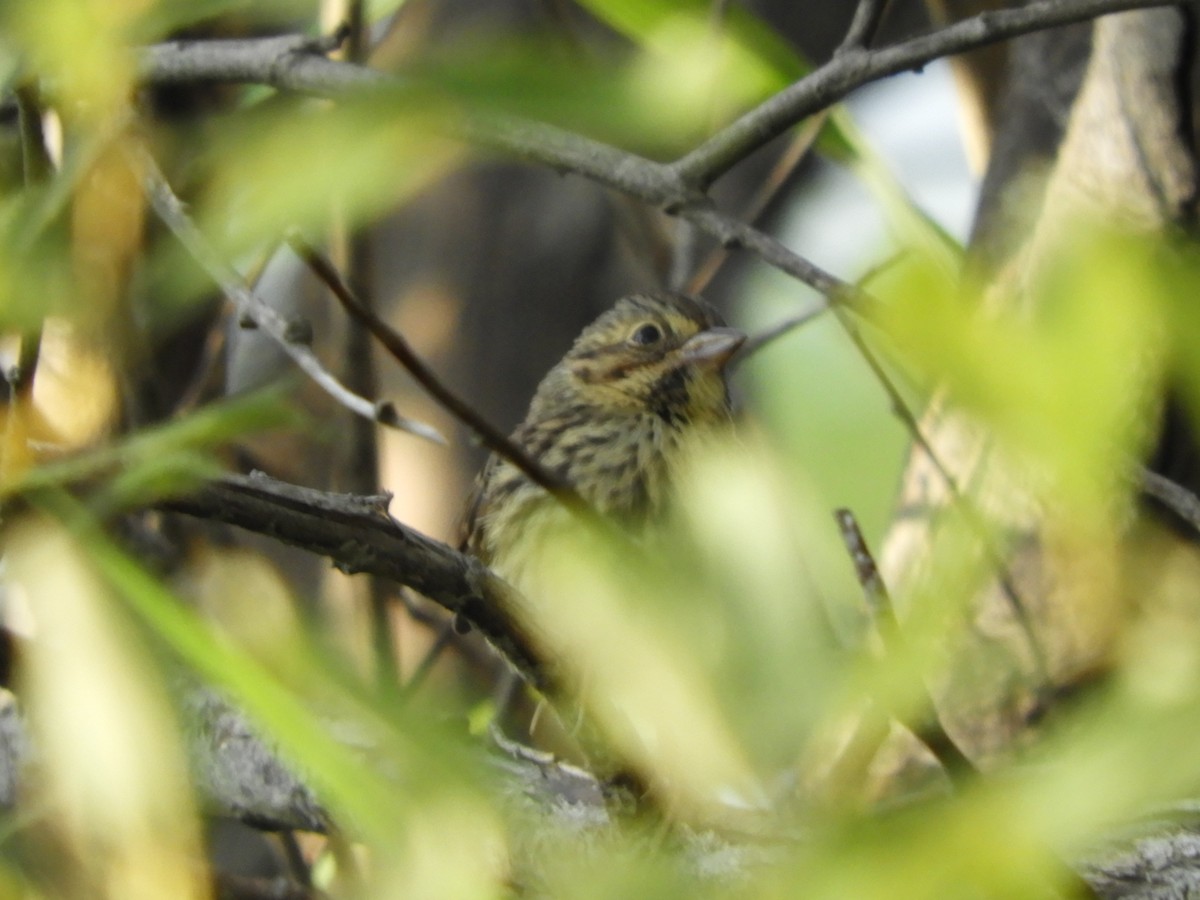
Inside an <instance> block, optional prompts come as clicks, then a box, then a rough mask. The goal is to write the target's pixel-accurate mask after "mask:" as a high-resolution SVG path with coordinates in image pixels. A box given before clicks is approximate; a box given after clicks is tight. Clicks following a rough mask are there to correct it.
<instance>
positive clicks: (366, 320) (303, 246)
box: [288, 234, 587, 510]
mask: <svg viewBox="0 0 1200 900" xmlns="http://www.w3.org/2000/svg"><path fill="white" fill-rule="evenodd" d="M288 243H289V244H290V245H291V247H292V249H293V250H295V251H296V253H297V254H298V255H299V256H300V258H301V259H303V260H304V261H305V262H306V263H307V264H308V267H309V268H310V269H312V271H313V272H314V273H315V274H316V276H317V277H318V278H320V279H321V281H322V282H323V283H324V284H325V286H326V287H327V288H329V290H330V292H331V293H332V294H333V295H334V297H336V298H337V300H338V302H339V303H341V304H342V308H343V309H345V310H346V312H348V313H349V314H350V315H351V317H353V318H354V320H355V321H357V322H358V323H359V324H360V325H361V326H362V327H363V328H365V329H366V330H367V331H368V332H369V333H370V334H371V335H372V336H373V337H374V338H375V339H376V340H377V341H379V343H380V344H382V345H383V347H384V349H385V350H387V351H388V353H390V354H391V355H392V358H393V359H395V360H396V362H398V363H400V365H402V366H403V367H404V369H405V371H407V372H408V373H409V374H410V375H411V376H412V377H413V378H414V379H416V381H417V383H418V384H420V385H421V387H423V388H424V389H425V390H426V392H428V394H429V395H430V396H431V397H433V398H434V399H435V400H436V401H437V402H438V403H440V404H441V405H442V406H443V407H444V408H445V409H447V410H449V411H450V413H451V414H452V415H453V416H454V417H455V418H456V419H458V420H459V421H460V422H462V423H463V424H464V425H466V426H467V427H468V428H470V429H471V430H472V431H473V432H475V434H476V435H478V437H479V439H480V441H481V442H482V443H483V445H484V446H485V447H487V449H488V450H491V451H492V452H494V453H496V454H498V455H500V456H502V457H503V458H504V459H506V460H508V461H509V462H510V463H512V464H513V465H514V466H516V467H517V468H518V469H519V470H520V471H521V472H522V473H523V474H524V475H525V476H526V477H528V478H529V479H530V480H531V481H533V482H534V483H535V484H537V485H538V486H540V487H541V488H543V489H544V490H545V491H546V492H547V493H549V494H551V495H552V496H554V497H555V498H556V499H557V500H559V502H561V503H563V504H564V505H565V506H567V507H569V508H572V509H580V510H583V509H587V504H586V503H584V501H583V498H582V497H580V496H579V494H578V493H577V492H576V491H575V490H574V488H572V487H571V486H570V485H569V484H567V483H566V482H564V481H563V480H562V479H561V478H557V477H555V475H554V474H553V473H551V472H549V471H547V469H546V467H545V466H543V465H541V464H540V463H539V462H538V461H537V460H535V459H534V458H533V457H531V456H530V455H529V454H528V453H526V452H525V451H524V450H523V449H521V447H520V446H518V445H517V444H516V443H515V442H514V441H513V440H512V439H511V438H509V437H508V436H507V435H505V434H504V432H502V431H501V430H500V429H498V428H496V426H494V425H492V424H491V423H490V422H488V421H487V419H485V418H483V416H481V415H480V414H479V413H478V412H476V411H475V410H474V409H472V408H471V406H470V404H468V403H467V402H466V401H465V400H463V399H462V398H461V397H459V396H458V395H457V394H456V393H454V392H453V391H452V390H450V389H449V388H448V387H446V385H445V384H444V383H442V381H441V379H439V378H438V377H437V375H436V373H434V371H433V370H432V369H430V368H429V366H427V365H426V364H425V361H424V360H423V359H421V358H420V357H419V356H418V355H417V354H416V352H415V351H414V350H413V349H412V347H411V346H409V343H408V341H407V340H405V338H404V335H402V334H400V333H399V332H398V331H396V330H395V329H394V328H392V327H391V326H390V325H389V324H388V323H387V322H385V321H384V320H383V319H382V318H380V316H379V315H378V314H377V313H376V312H375V311H374V310H373V309H371V308H370V307H369V306H368V305H367V304H366V303H364V302H363V301H362V298H360V297H359V296H358V295H357V294H355V293H354V291H353V290H352V289H351V288H350V285H348V284H347V283H346V280H345V279H344V278H342V276H341V273H339V272H338V270H337V268H336V267H335V266H334V265H333V263H332V262H331V261H330V260H329V259H328V258H327V257H325V256H324V255H323V254H322V253H320V251H318V250H317V248H316V247H314V246H312V245H311V244H310V243H308V241H306V240H304V238H302V237H300V236H299V235H295V234H293V235H291V236H289V237H288Z"/></svg>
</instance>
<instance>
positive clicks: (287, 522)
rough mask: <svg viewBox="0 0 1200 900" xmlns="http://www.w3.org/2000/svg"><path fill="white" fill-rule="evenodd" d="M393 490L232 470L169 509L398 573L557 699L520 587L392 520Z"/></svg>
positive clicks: (350, 568) (347, 568)
mask: <svg viewBox="0 0 1200 900" xmlns="http://www.w3.org/2000/svg"><path fill="white" fill-rule="evenodd" d="M390 499H391V498H390V497H389V496H388V495H386V494H383V495H379V496H376V497H357V496H354V495H352V494H334V493H329V492H326V491H318V490H313V489H311V488H304V487H299V486H297V485H292V484H288V483H286V482H282V481H277V480H275V479H273V478H269V477H267V476H266V475H263V474H262V473H255V474H253V475H250V476H240V475H228V476H225V477H224V478H221V479H218V480H215V481H211V482H209V483H207V484H206V485H204V486H203V487H201V488H199V489H198V490H196V491H195V492H193V493H191V494H188V495H186V496H179V497H173V498H170V499H167V500H163V501H162V502H161V504H160V506H162V508H164V509H169V510H173V511H175V512H181V513H185V514H187V515H190V516H196V517H199V518H203V519H211V520H214V521H217V522H224V523H225V524H227V525H236V526H237V527H239V528H245V529H246V530H247V531H254V532H257V533H259V534H264V535H267V536H269V537H272V538H274V539H276V540H279V541H282V542H284V543H285V544H292V545H293V546H297V547H302V548H303V549H305V550H308V551H310V552H312V553H316V554H319V555H321V556H327V557H329V559H330V560H332V562H333V564H334V565H335V566H337V567H338V568H339V569H341V570H342V571H343V572H346V573H350V574H353V573H359V572H365V573H368V574H371V575H379V576H382V577H384V578H388V579H391V580H392V581H395V582H397V583H398V584H403V585H407V586H409V587H411V588H413V589H414V590H416V591H419V592H420V593H422V594H424V595H425V596H426V597H428V598H429V599H430V600H433V601H434V602H435V603H437V604H438V605H440V606H442V607H444V608H445V609H447V610H449V611H450V612H452V613H454V614H455V615H457V616H461V617H462V618H463V619H464V620H466V621H467V622H469V623H470V624H471V625H472V626H473V627H474V628H475V629H476V630H477V631H479V633H480V634H482V635H483V636H484V637H485V638H486V639H487V640H488V642H489V643H491V645H492V646H493V647H495V648H496V650H497V651H498V652H499V653H500V654H501V656H503V657H504V659H506V660H507V661H508V662H509V664H510V665H512V666H513V668H515V669H516V670H517V671H518V672H520V673H521V675H522V676H523V677H524V678H525V680H526V681H528V682H529V683H530V684H531V685H533V687H535V688H537V689H538V690H540V691H542V692H543V693H546V694H549V695H550V696H558V695H559V691H558V688H559V687H560V685H559V682H560V678H559V676H558V673H557V671H556V667H554V666H553V665H551V664H550V663H549V662H548V661H547V660H545V659H543V657H542V655H541V653H540V652H539V650H538V649H536V648H538V647H540V646H543V644H542V642H540V641H539V640H537V639H536V636H535V634H534V633H533V631H532V630H531V626H530V625H529V624H528V623H527V622H525V621H524V620H523V619H522V618H521V617H520V616H519V614H518V610H519V609H520V600H519V598H518V597H517V595H516V593H515V591H513V589H512V588H511V587H509V586H508V585H507V584H506V583H505V582H504V581H502V580H501V579H500V578H498V577H497V576H496V575H494V574H492V572H491V571H489V570H488V569H487V567H486V566H484V565H483V563H481V562H480V561H479V560H477V559H475V558H474V557H472V556H468V555H466V554H463V553H459V552H458V551H457V550H454V549H453V548H451V547H449V546H447V545H446V544H443V543H441V542H440V541H435V540H434V539H433V538H430V537H427V536H425V535H423V534H421V533H420V532H419V531H416V530H414V529H412V528H409V527H408V526H407V525H403V524H401V523H400V522H397V521H396V520H395V519H393V518H392V517H391V516H390V515H388V512H387V506H388V501H389V500H390Z"/></svg>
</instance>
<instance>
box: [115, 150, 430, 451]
mask: <svg viewBox="0 0 1200 900" xmlns="http://www.w3.org/2000/svg"><path fill="white" fill-rule="evenodd" d="M137 164H138V165H139V167H140V168H141V170H142V173H143V179H144V181H145V191H146V196H147V197H148V198H149V200H150V203H151V205H152V206H153V207H154V211H155V212H156V213H157V214H158V217H159V218H160V219H162V221H163V224H165V225H166V226H167V228H169V229H170V230H171V232H172V233H173V234H174V235H175V237H176V238H178V240H179V242H180V243H181V244H183V246H184V247H185V248H186V249H187V251H188V252H189V253H191V254H192V256H193V257H194V258H195V259H196V262H197V263H199V264H200V266H201V267H202V268H203V269H204V271H205V272H206V273H208V276H209V277H210V278H211V279H212V280H213V281H214V282H215V283H216V285H217V287H219V288H220V289H221V292H222V293H223V294H225V296H226V297H227V298H228V299H229V301H230V302H231V303H233V305H234V306H235V307H237V310H238V313H239V315H241V316H244V317H247V318H249V319H250V320H252V321H253V322H254V323H255V324H256V325H258V326H259V327H260V328H262V329H263V331H264V332H266V333H267V334H269V335H270V336H271V337H272V338H273V339H274V340H275V342H276V343H278V344H279V346H280V348H282V350H283V351H284V352H285V353H286V354H287V355H288V356H290V357H291V359H292V361H293V362H295V363H296V365H297V366H299V367H300V369H301V370H303V372H304V373H305V374H306V375H308V377H309V378H311V379H312V380H313V381H314V382H315V383H316V384H317V386H318V387H320V388H321V389H322V390H324V391H325V392H326V393H327V394H329V396H331V397H332V398H333V399H334V400H336V401H337V402H338V403H339V404H341V405H342V406H344V407H345V408H346V409H348V410H350V411H351V412H352V413H354V414H355V415H359V416H362V417H363V418H365V419H369V420H371V421H373V422H378V423H380V424H381V425H387V426H390V427H392V428H399V429H401V430H403V431H407V432H409V433H411V434H415V435H417V436H419V437H423V438H426V439H428V440H431V441H435V442H436V443H445V440H444V439H443V438H442V436H441V435H440V434H438V432H437V430H436V429H435V428H433V427H432V426H429V425H426V424H424V423H423V422H417V421H414V420H412V419H406V418H404V417H403V416H401V415H399V414H398V413H397V412H396V409H395V407H394V406H392V405H391V404H390V403H372V402H371V401H370V400H368V399H366V398H365V397H362V396H360V395H358V394H356V393H354V392H353V391H351V390H350V389H349V388H347V387H346V386H345V385H343V384H342V383H341V382H340V381H338V380H337V379H336V378H335V377H334V376H333V374H332V373H331V372H330V371H329V370H328V369H326V368H325V366H324V365H322V363H321V361H320V360H319V359H317V356H316V354H315V353H313V351H312V348H311V347H310V346H309V343H310V341H311V336H312V329H311V326H307V325H306V324H304V325H300V324H299V323H297V322H295V321H289V320H288V319H286V318H284V317H283V316H282V315H280V314H279V313H278V312H277V311H276V310H275V309H273V308H272V307H271V306H270V305H269V304H267V303H265V302H263V300H262V299H261V298H260V297H258V296H257V295H256V294H255V293H254V292H253V291H252V290H250V288H249V287H248V286H247V285H246V283H245V281H244V280H243V278H242V277H241V275H239V274H238V273H237V272H236V271H234V269H233V267H232V266H230V265H229V264H228V263H227V262H225V260H223V259H222V258H221V256H220V254H219V253H218V252H217V251H216V249H215V248H214V247H213V246H212V245H211V244H209V242H208V239H207V238H205V237H204V235H203V233H201V231H200V229H199V228H198V227H196V224H195V223H194V222H193V221H192V220H191V218H190V217H189V216H188V214H187V211H186V209H185V208H184V205H183V202H182V201H181V200H180V199H179V198H178V197H177V196H176V195H175V192H174V191H172V190H171V186H170V185H169V184H168V183H167V180H166V178H165V177H164V176H163V174H162V172H161V171H159V168H158V165H157V164H156V163H155V161H154V159H153V158H152V157H151V156H150V154H149V153H140V154H139V159H138V160H137Z"/></svg>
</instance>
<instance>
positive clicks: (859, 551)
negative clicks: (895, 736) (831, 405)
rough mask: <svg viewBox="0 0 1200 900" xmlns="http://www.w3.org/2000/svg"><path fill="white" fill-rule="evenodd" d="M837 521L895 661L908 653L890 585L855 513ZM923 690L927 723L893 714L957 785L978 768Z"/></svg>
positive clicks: (883, 641) (838, 515)
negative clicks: (888, 587)
mask: <svg viewBox="0 0 1200 900" xmlns="http://www.w3.org/2000/svg"><path fill="white" fill-rule="evenodd" d="M834 518H835V519H836V520H837V523H838V528H839V530H840V531H841V534H842V542H843V543H844V544H845V545H846V550H847V551H848V552H849V553H850V559H851V560H852V561H853V563H854V572H855V574H856V575H857V577H858V583H859V584H861V585H862V588H863V594H864V595H865V597H866V600H867V607H868V609H869V610H870V613H871V621H872V622H873V623H874V625H875V631H876V633H877V634H878V636H879V641H880V643H881V644H882V645H883V652H884V655H885V656H890V657H893V658H895V657H897V656H899V655H900V654H902V653H904V651H905V646H904V634H903V631H902V629H901V628H900V620H899V619H898V618H897V617H896V609H895V607H894V606H893V605H892V598H891V596H890V595H889V594H888V590H887V585H886V584H885V583H884V580H883V576H882V575H881V574H880V573H879V567H878V566H877V565H876V564H875V557H874V556H872V554H871V550H870V548H869V547H868V546H867V541H866V538H864V537H863V533H862V529H861V528H859V525H858V521H857V520H856V519H855V517H854V513H853V512H851V511H850V510H848V509H839V510H837V511H836V512H834ZM922 690H923V691H924V694H925V696H924V697H923V698H922V700H923V702H924V704H925V706H926V708H927V709H928V710H929V712H930V714H929V716H928V719H927V721H925V722H923V723H921V724H915V723H911V722H908V721H906V720H905V717H902V716H899V715H897V714H896V711H895V710H894V709H892V710H889V711H890V712H891V713H892V715H893V716H896V718H897V720H898V721H900V723H901V724H903V725H904V726H905V727H906V728H907V729H908V730H909V731H911V732H912V733H913V734H914V735H915V736H916V737H917V738H918V739H919V740H920V741H921V742H922V743H923V744H924V745H925V746H926V747H928V748H929V750H930V752H931V753H933V755H934V756H935V757H936V758H937V760H938V762H939V763H941V765H942V768H943V769H944V770H945V771H946V775H947V777H949V778H950V780H951V782H952V783H957V782H959V781H961V779H962V777H963V776H964V775H966V774H968V773H975V772H977V767H976V766H975V764H974V763H973V762H972V761H971V759H970V758H969V757H968V756H967V755H966V754H965V753H963V752H962V749H961V748H960V747H959V746H958V744H956V743H955V742H954V740H953V739H952V738H951V737H950V735H948V734H947V733H946V729H945V728H944V727H942V723H941V722H940V721H938V718H937V712H936V710H937V707H936V705H935V704H934V702H933V697H931V696H930V695H929V693H928V691H927V690H925V689H924V686H922Z"/></svg>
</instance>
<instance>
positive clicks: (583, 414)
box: [460, 291, 746, 587]
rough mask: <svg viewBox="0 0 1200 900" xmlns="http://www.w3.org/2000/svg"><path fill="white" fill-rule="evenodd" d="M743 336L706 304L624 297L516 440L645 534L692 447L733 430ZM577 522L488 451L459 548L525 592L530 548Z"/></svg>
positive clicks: (539, 397)
mask: <svg viewBox="0 0 1200 900" xmlns="http://www.w3.org/2000/svg"><path fill="white" fill-rule="evenodd" d="M745 339H746V336H745V334H743V333H742V332H741V331H738V330H736V329H733V328H730V327H728V326H727V325H726V324H725V322H724V320H723V319H722V318H721V316H720V314H719V313H718V312H717V311H716V310H715V309H714V308H713V307H712V306H711V305H709V304H708V303H707V302H705V301H703V300H701V299H699V298H696V297H692V296H688V295H685V294H681V293H676V292H671V291H650V292H642V293H634V294H630V295H628V296H625V297H622V298H621V299H620V300H618V301H617V302H616V304H615V305H614V306H613V307H612V308H611V309H609V310H608V311H606V312H605V313H603V314H602V315H600V317H599V318H597V319H596V320H595V321H594V322H592V323H591V324H590V325H588V326H587V327H586V328H584V329H583V331H582V333H581V334H580V335H579V337H578V338H577V339H576V340H575V342H574V344H573V345H572V347H571V348H570V350H568V351H567V353H566V355H565V356H564V357H563V358H562V360H561V361H560V362H558V363H557V364H556V365H555V366H554V367H553V368H552V369H551V370H550V371H549V373H547V375H546V376H545V377H544V378H543V379H542V381H541V383H540V384H539V385H538V387H537V390H536V391H535V393H534V395H533V400H532V402H531V403H530V405H529V411H528V413H527V414H526V416H525V419H524V421H522V422H521V424H520V425H519V426H517V428H516V430H515V431H514V432H513V434H512V440H513V442H514V443H515V444H516V445H517V446H518V447H520V448H521V449H522V450H523V451H524V452H525V453H526V454H528V455H529V457H531V458H532V459H533V460H534V461H536V462H537V463H538V464H539V465H540V466H541V467H542V468H543V470H545V471H546V472H547V473H549V474H550V475H551V476H552V477H553V478H555V479H556V480H558V481H559V482H561V483H563V484H565V485H568V486H569V487H570V488H571V489H572V490H573V491H574V492H575V493H576V495H578V497H579V498H580V499H581V500H582V501H583V503H584V504H586V506H587V507H589V508H590V510H591V511H593V512H595V513H597V514H599V515H600V516H601V517H604V518H605V519H608V520H611V521H613V522H614V523H616V525H618V526H619V527H620V528H622V529H623V530H627V531H629V532H630V533H633V534H637V533H641V532H644V530H645V529H646V528H647V527H649V526H651V525H653V524H655V523H659V522H661V521H662V520H663V518H664V516H665V515H666V511H667V509H668V508H669V504H670V501H671V496H672V493H673V491H674V489H675V482H676V480H677V476H678V470H679V467H680V464H681V463H682V461H683V457H684V455H685V452H686V447H687V445H688V444H689V442H690V440H691V439H692V438H694V437H699V436H700V435H702V434H704V433H709V432H713V431H720V430H722V429H726V428H728V427H730V426H731V424H732V404H731V401H730V391H729V383H728V380H727V377H726V374H727V365H728V363H729V361H730V359H731V358H732V357H733V356H734V354H735V353H736V352H737V350H738V348H739V347H741V345H742V343H743V342H744V341H745ZM570 516H571V511H570V510H568V509H566V508H565V507H564V506H563V504H562V503H560V501H559V500H558V499H557V498H555V497H553V496H551V495H550V493H549V492H547V491H546V490H545V489H544V488H543V487H541V486H540V485H538V484H536V483H535V482H534V481H533V480H532V479H530V478H529V477H528V476H527V475H526V474H525V473H523V472H522V471H521V470H520V469H519V468H518V467H517V466H516V465H514V464H513V463H512V462H511V461H510V460H508V459H505V458H503V457H502V456H500V455H498V454H496V453H493V454H492V455H491V457H490V458H489V459H488V461H487V463H486V464H485V465H484V468H483V470H482V471H481V473H480V475H479V477H478V479H477V480H476V485H475V490H474V492H473V495H472V498H471V500H470V501H469V503H468V506H467V512H466V515H465V516H464V521H463V526H462V529H461V535H462V539H461V542H460V547H461V549H463V550H465V551H466V552H469V553H471V554H473V555H475V556H476V557H478V558H479V559H480V560H481V561H482V562H484V563H485V564H487V565H488V566H489V567H491V568H492V569H493V570H494V571H496V572H497V573H498V574H500V575H501V576H502V577H504V578H505V579H506V580H508V581H510V583H512V584H514V585H516V586H518V587H520V586H521V585H522V582H525V581H527V579H528V574H529V569H530V568H531V566H533V565H534V564H535V563H534V560H535V559H536V556H535V553H534V548H536V547H537V546H538V545H539V542H541V541H542V540H543V538H544V537H545V536H546V535H547V534H550V533H553V532H555V531H556V530H558V529H559V528H560V527H561V526H562V525H564V524H566V523H568V522H569V521H570Z"/></svg>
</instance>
